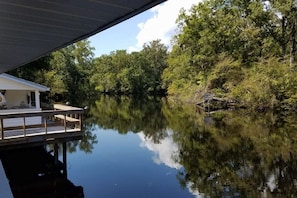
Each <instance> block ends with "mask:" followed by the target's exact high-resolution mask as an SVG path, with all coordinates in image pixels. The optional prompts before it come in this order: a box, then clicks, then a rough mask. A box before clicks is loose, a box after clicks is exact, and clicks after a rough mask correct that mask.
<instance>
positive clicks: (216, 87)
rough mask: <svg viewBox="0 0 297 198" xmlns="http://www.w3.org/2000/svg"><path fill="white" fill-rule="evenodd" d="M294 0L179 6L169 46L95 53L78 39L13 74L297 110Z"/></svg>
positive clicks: (62, 87) (72, 87)
mask: <svg viewBox="0 0 297 198" xmlns="http://www.w3.org/2000/svg"><path fill="white" fill-rule="evenodd" d="M296 4H297V3H296V1H294V0H285V1H280V0H274V1H262V0H253V1H251V0H245V1H238V0H228V1H226V0H208V1H204V2H202V3H199V4H197V5H193V6H192V8H191V9H190V11H183V10H182V11H181V13H180V15H179V17H178V19H177V24H178V34H177V35H176V36H175V37H174V38H172V49H171V50H170V51H169V50H168V48H167V47H166V46H164V45H163V44H162V43H161V42H160V41H159V40H156V41H151V42H150V43H148V44H145V45H144V46H143V49H142V50H141V51H139V52H133V53H127V51H125V50H118V51H115V52H111V53H110V54H109V55H102V56H100V57H98V58H94V53H93V48H92V47H90V43H89V42H88V41H86V40H85V41H81V42H78V43H75V44H73V45H71V46H68V47H66V48H64V49H61V50H59V51H56V52H53V53H52V54H50V55H48V56H47V57H45V58H42V59H40V60H38V61H36V62H34V63H31V64H29V65H27V66H24V67H22V68H19V69H17V70H16V71H13V72H12V73H14V74H16V75H18V76H20V77H23V78H26V79H29V80H34V81H35V82H38V83H42V84H44V85H47V86H49V87H51V88H52V92H53V93H63V94H64V95H65V96H66V97H67V98H68V100H70V101H71V100H74V99H75V98H81V97H83V98H87V97H88V98H90V97H92V95H95V94H96V93H108V94H160V93H164V92H166V93H167V94H168V95H169V96H170V97H174V98H175V99H178V100H181V101H186V102H194V103H196V102H199V100H201V98H203V96H204V94H205V93H210V94H212V95H214V96H216V97H220V98H225V99H232V100H235V101H239V102H240V103H241V106H242V105H243V106H247V107H253V108H259V107H260V108H286V109H287V108H290V109H292V108H293V109H295V108H296V107H297V92H296V90H297V77H296V37H297V36H296V34H297V33H296V31H297V17H296V16H297V15H296V14H297V5H296Z"/></svg>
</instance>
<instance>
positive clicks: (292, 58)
mask: <svg viewBox="0 0 297 198" xmlns="http://www.w3.org/2000/svg"><path fill="white" fill-rule="evenodd" d="M296 23H297V20H296V17H294V18H293V19H292V30H291V34H290V40H291V49H290V68H291V69H292V68H293V67H294V64H295V55H296Z"/></svg>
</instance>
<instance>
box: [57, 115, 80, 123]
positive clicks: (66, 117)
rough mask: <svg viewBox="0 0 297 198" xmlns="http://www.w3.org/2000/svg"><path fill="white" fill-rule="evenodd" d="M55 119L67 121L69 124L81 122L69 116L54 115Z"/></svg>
mask: <svg viewBox="0 0 297 198" xmlns="http://www.w3.org/2000/svg"><path fill="white" fill-rule="evenodd" d="M54 117H55V118H59V119H61V120H64V119H66V121H68V122H79V121H80V120H79V119H76V118H72V117H69V116H64V115H54Z"/></svg>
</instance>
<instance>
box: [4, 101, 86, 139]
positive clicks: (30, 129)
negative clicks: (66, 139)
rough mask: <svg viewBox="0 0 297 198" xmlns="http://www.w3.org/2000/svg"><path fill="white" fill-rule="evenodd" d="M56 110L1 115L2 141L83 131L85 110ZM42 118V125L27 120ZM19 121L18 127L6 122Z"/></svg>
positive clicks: (64, 108) (56, 108)
mask: <svg viewBox="0 0 297 198" xmlns="http://www.w3.org/2000/svg"><path fill="white" fill-rule="evenodd" d="M54 108H55V109H54V110H46V111H40V112H22V113H5V114H0V132H1V138H0V141H1V140H5V139H12V138H20V137H32V136H37V135H47V134H57V133H67V132H79V131H81V130H82V114H83V109H81V108H76V107H70V106H65V105H54ZM32 117H41V120H42V123H41V124H29V123H26V119H29V118H32ZM7 119H18V121H21V123H18V124H17V126H5V120H7Z"/></svg>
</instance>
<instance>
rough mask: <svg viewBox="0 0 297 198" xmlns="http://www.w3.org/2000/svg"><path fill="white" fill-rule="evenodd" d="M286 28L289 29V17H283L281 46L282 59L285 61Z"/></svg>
mask: <svg viewBox="0 0 297 198" xmlns="http://www.w3.org/2000/svg"><path fill="white" fill-rule="evenodd" d="M286 27H287V17H286V16H283V17H282V39H281V42H282V43H281V46H282V58H283V60H285V56H286V48H287V43H286Z"/></svg>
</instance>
